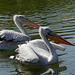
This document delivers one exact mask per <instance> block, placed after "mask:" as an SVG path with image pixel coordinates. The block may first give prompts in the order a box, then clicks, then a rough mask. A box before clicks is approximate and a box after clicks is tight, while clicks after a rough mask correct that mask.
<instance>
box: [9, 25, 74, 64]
mask: <svg viewBox="0 0 75 75" xmlns="http://www.w3.org/2000/svg"><path fill="white" fill-rule="evenodd" d="M39 34H40V37H41V38H42V40H39V39H36V40H32V41H29V42H28V43H27V44H22V45H20V46H19V48H18V49H16V52H18V54H17V55H15V56H13V58H15V59H17V60H19V61H20V62H21V63H22V64H25V65H50V64H55V63H58V56H57V53H56V51H55V49H54V47H53V46H52V44H51V43H50V42H49V41H48V39H52V40H54V41H56V42H58V43H63V44H67V45H74V44H71V43H70V42H68V41H67V40H65V39H63V38H62V37H60V36H59V35H57V34H56V33H54V32H53V31H52V30H51V29H50V28H48V27H42V26H40V27H39ZM10 58H11V57H10Z"/></svg>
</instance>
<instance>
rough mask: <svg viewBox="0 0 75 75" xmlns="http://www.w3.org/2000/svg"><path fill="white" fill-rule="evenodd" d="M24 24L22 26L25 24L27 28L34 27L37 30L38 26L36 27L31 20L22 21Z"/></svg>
mask: <svg viewBox="0 0 75 75" xmlns="http://www.w3.org/2000/svg"><path fill="white" fill-rule="evenodd" d="M22 21H23V22H24V24H27V25H29V26H33V27H36V28H39V27H40V26H39V25H37V24H36V23H34V22H32V21H31V20H29V19H27V18H25V19H24V20H22Z"/></svg>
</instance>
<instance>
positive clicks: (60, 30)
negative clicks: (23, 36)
mask: <svg viewBox="0 0 75 75" xmlns="http://www.w3.org/2000/svg"><path fill="white" fill-rule="evenodd" d="M15 14H22V15H25V16H26V17H27V18H28V19H30V20H32V21H33V22H35V23H37V24H39V25H42V26H49V27H50V28H51V29H52V30H53V31H55V32H56V33H57V34H59V35H60V36H62V37H63V38H65V39H66V40H68V41H70V42H71V43H75V0H34V1H33V0H12V1H11V0H4V1H3V0H0V30H2V29H9V30H15V31H18V32H20V31H19V30H18V28H17V27H16V26H15V24H14V22H13V18H12V17H13V15H15ZM25 28H26V30H27V31H28V33H29V34H30V37H31V39H39V38H40V36H39V34H38V29H36V28H32V27H29V26H26V25H25ZM60 45H62V46H64V47H65V48H66V49H65V51H64V52H62V51H59V50H57V54H58V58H59V63H58V64H55V65H48V66H41V67H40V66H39V67H33V68H32V66H31V67H26V66H25V65H22V64H20V63H19V62H18V61H16V60H10V59H9V56H10V55H13V54H14V51H0V75H46V74H53V75H74V74H75V63H74V62H75V47H74V46H68V45H63V44H60Z"/></svg>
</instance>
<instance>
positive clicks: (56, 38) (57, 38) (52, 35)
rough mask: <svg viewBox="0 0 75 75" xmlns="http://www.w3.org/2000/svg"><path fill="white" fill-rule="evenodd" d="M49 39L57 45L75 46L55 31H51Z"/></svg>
mask: <svg viewBox="0 0 75 75" xmlns="http://www.w3.org/2000/svg"><path fill="white" fill-rule="evenodd" d="M47 38H48V39H51V40H54V41H55V42H57V43H62V44H66V45H72V46H75V44H72V43H70V42H68V41H67V40H65V39H63V38H62V37H61V36H59V35H57V34H56V33H54V32H53V31H51V32H50V33H48V35H47Z"/></svg>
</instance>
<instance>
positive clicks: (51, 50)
mask: <svg viewBox="0 0 75 75" xmlns="http://www.w3.org/2000/svg"><path fill="white" fill-rule="evenodd" d="M40 36H41V38H42V39H43V40H44V43H45V45H46V46H47V48H48V50H49V58H48V62H51V61H52V62H53V61H58V57H57V54H56V51H55V49H54V47H53V46H52V45H51V43H50V42H49V41H48V40H47V38H46V36H45V35H44V34H43V33H41V32H40Z"/></svg>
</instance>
